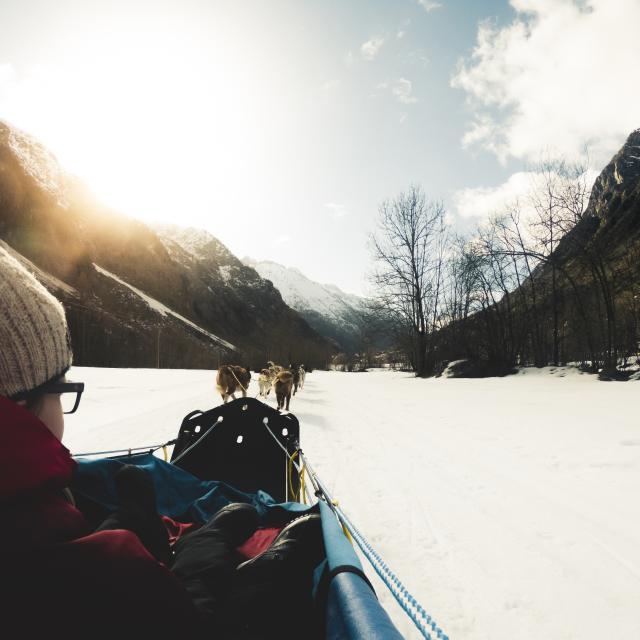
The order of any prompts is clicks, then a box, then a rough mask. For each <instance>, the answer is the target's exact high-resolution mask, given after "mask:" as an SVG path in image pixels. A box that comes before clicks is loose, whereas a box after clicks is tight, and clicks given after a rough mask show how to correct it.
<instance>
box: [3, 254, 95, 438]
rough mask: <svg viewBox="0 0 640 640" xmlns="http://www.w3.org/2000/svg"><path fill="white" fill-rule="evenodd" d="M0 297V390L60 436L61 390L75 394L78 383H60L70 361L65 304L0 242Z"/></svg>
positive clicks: (61, 420)
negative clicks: (29, 410)
mask: <svg viewBox="0 0 640 640" xmlns="http://www.w3.org/2000/svg"><path fill="white" fill-rule="evenodd" d="M0 300H1V301H2V314H1V315H0V395H3V396H6V397H8V398H11V399H12V400H15V401H17V402H20V403H21V404H26V405H27V406H29V408H31V409H34V410H35V413H36V414H37V415H38V417H39V418H40V420H41V421H42V422H43V423H44V424H45V425H46V426H47V427H48V428H49V429H50V431H51V432H52V433H53V434H54V435H55V436H56V437H57V438H58V440H62V435H63V431H64V419H63V417H62V413H63V412H62V408H61V403H60V395H61V393H62V392H64V391H68V392H70V393H76V394H78V393H81V389H82V388H83V385H65V384H64V383H63V380H64V375H65V373H66V372H67V371H68V369H69V367H70V366H71V361H72V352H71V345H70V340H69V332H68V328H67V321H66V318H65V313H64V309H63V307H62V305H61V304H60V302H59V301H58V300H57V299H56V298H55V297H54V296H52V295H51V294H50V293H49V292H48V291H47V290H46V289H45V288H44V287H43V286H42V285H41V284H40V283H39V282H38V281H37V280H36V278H35V277H34V276H33V275H31V273H29V272H28V271H27V270H26V269H25V268H24V267H23V266H22V265H21V264H20V263H19V262H18V261H17V260H16V259H15V258H13V257H12V256H11V255H10V254H9V253H8V252H7V251H6V250H5V249H4V248H2V247H0ZM79 389H80V391H78V390H79ZM75 408H77V405H76V407H75ZM75 408H74V410H75Z"/></svg>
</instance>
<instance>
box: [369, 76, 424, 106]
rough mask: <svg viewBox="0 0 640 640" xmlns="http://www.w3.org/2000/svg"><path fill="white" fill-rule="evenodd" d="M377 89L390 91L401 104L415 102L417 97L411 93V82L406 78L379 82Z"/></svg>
mask: <svg viewBox="0 0 640 640" xmlns="http://www.w3.org/2000/svg"><path fill="white" fill-rule="evenodd" d="M377 88H378V89H383V90H385V91H387V90H388V91H390V92H391V94H392V95H393V97H394V98H395V99H396V100H397V101H398V102H400V103H402V104H415V103H416V102H418V98H416V97H415V96H414V95H413V84H412V82H411V80H407V79H406V78H398V79H397V80H394V81H393V82H390V83H389V82H381V83H380V84H379V85H378V86H377Z"/></svg>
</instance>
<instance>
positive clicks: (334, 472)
mask: <svg viewBox="0 0 640 640" xmlns="http://www.w3.org/2000/svg"><path fill="white" fill-rule="evenodd" d="M69 377H70V378H71V379H75V380H82V381H84V382H85V383H86V392H85V394H84V397H83V400H82V404H81V405H80V409H79V411H78V412H77V413H76V414H74V415H71V416H67V429H66V433H65V439H64V441H65V443H66V444H67V446H68V447H69V448H70V449H71V451H74V452H80V451H87V450H102V449H104V450H108V449H115V448H118V447H124V448H128V447H133V446H139V445H150V444H157V443H161V442H163V441H166V440H168V439H171V438H173V437H175V436H176V434H177V431H178V427H179V425H180V422H181V420H182V418H183V417H184V416H185V415H186V414H187V413H188V412H190V411H191V410H193V409H207V408H210V407H211V406H214V405H216V404H218V402H219V398H218V397H217V395H216V393H215V389H214V387H215V372H214V371H170V370H169V371H167V370H140V369H124V370H123V369H90V368H77V367H74V368H73V369H72V371H71V373H70V376H69ZM257 390H258V387H257V383H256V382H255V381H254V382H252V385H251V388H250V394H251V395H255V394H256V393H257ZM639 392H640V387H639V386H638V384H637V383H636V382H626V383H617V382H599V381H597V380H596V379H595V377H594V376H589V375H586V374H585V375H581V374H580V373H579V372H576V371H574V370H571V369H556V370H554V371H553V372H552V371H551V369H543V370H526V372H525V373H524V374H522V375H516V376H508V377H505V378H488V379H476V380H464V379H445V378H437V379H427V380H420V379H415V378H413V377H412V376H411V375H409V374H405V373H397V372H392V371H374V372H370V373H338V372H321V371H314V372H313V373H311V374H308V375H307V378H306V383H305V387H304V389H303V390H302V391H301V392H300V393H299V394H298V395H296V396H295V397H294V398H293V399H292V402H291V410H292V412H294V413H295V414H296V415H297V416H298V418H299V419H300V423H301V438H302V445H303V448H304V450H305V453H306V454H307V455H308V457H309V459H310V461H311V463H312V464H313V465H314V467H315V469H316V471H317V472H318V474H319V475H320V477H321V478H322V479H323V480H324V482H325V484H326V485H327V486H328V488H329V490H330V491H331V492H332V493H333V495H334V497H335V498H336V499H338V500H339V502H340V505H341V507H342V508H343V509H344V510H345V511H346V513H347V514H348V515H349V516H350V518H351V519H352V520H353V522H354V523H355V525H356V526H357V527H358V529H359V530H360V531H361V532H362V533H363V534H364V535H365V537H367V539H368V541H369V542H370V543H371V544H372V545H373V547H374V548H375V549H376V550H377V551H378V552H379V553H380V554H381V556H382V557H383V559H384V560H385V561H386V562H387V563H388V564H389V566H390V567H391V569H392V570H393V571H394V572H395V573H396V574H397V575H398V576H399V577H400V578H401V579H402V581H403V582H404V584H405V586H406V587H407V588H408V589H409V591H410V592H411V593H412V594H413V595H414V596H415V597H416V598H417V599H418V600H419V601H420V602H421V603H422V605H423V606H424V607H425V609H426V610H427V611H428V612H429V613H430V614H431V615H432V616H433V617H434V618H435V620H436V621H437V622H438V624H439V625H440V626H441V627H442V628H443V629H444V631H445V632H446V633H447V634H448V635H449V637H450V638H452V640H453V639H455V638H464V639H465V640H488V639H489V638H491V639H492V640H496V639H505V640H507V639H513V638H518V639H519V640H533V639H534V638H535V639H537V638H540V637H544V638H562V639H563V640H565V639H578V638H579V639H580V640H589V639H596V638H601V637H613V638H639V637H640V608H639V607H638V602H640V501H639V500H638V496H639V495H640V423H639V421H638V412H637V406H638V398H639ZM270 402H271V403H273V400H270ZM364 564H365V568H366V570H367V573H368V574H369V575H370V576H371V579H372V582H373V583H374V586H375V588H376V591H377V593H378V595H379V597H380V599H381V601H382V604H383V605H384V606H385V608H386V609H387V610H388V611H389V613H390V615H391V616H392V618H393V620H394V622H395V624H396V625H397V627H398V628H399V630H400V632H401V633H403V634H404V635H405V636H406V637H408V638H419V637H420V636H419V634H418V632H417V631H416V630H415V628H414V627H413V624H412V623H411V621H410V620H409V619H408V618H406V616H405V615H404V613H403V612H402V611H401V610H400V609H399V607H398V606H397V604H396V603H395V600H394V599H393V597H392V596H391V595H390V594H389V593H388V592H387V591H386V588H385V587H384V586H383V585H382V584H381V582H380V581H379V580H378V579H377V577H376V576H375V574H373V571H372V570H371V569H370V567H369V566H368V564H366V563H364Z"/></svg>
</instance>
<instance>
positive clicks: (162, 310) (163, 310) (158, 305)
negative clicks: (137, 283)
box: [93, 263, 238, 351]
mask: <svg viewBox="0 0 640 640" xmlns="http://www.w3.org/2000/svg"><path fill="white" fill-rule="evenodd" d="M93 266H94V267H95V269H96V271H98V272H99V273H101V274H102V275H103V276H107V277H108V278H112V279H113V280H115V281H116V282H118V283H120V284H121V285H123V286H125V287H127V289H130V290H131V291H133V293H135V294H136V295H137V296H138V297H140V298H142V300H144V301H145V302H146V303H147V305H149V307H150V308H151V309H153V310H154V311H155V312H156V313H159V314H160V315H161V316H166V315H167V314H168V315H171V316H173V317H174V318H177V319H178V320H180V321H182V322H184V323H185V324H188V325H189V326H190V327H193V328H194V329H195V330H196V331H199V332H200V333H202V334H204V335H205V336H207V337H208V338H211V339H212V340H215V341H216V342H217V343H218V344H220V345H222V346H223V347H226V348H227V349H231V350H233V351H238V348H237V347H236V346H234V345H232V344H231V343H230V342H227V341H226V340H223V339H222V338H219V337H218V336H216V335H214V334H213V333H211V332H209V331H207V330H206V329H203V328H202V327H200V326H198V325H197V324H196V323H195V322H192V321H191V320H189V319H188V318H185V317H184V316H181V315H180V314H179V313H176V312H175V311H172V310H171V309H169V307H167V306H165V305H163V304H162V302H158V300H156V299H155V298H152V297H151V296H148V295H147V294H146V293H144V292H143V291H140V289H136V287H134V286H133V285H131V284H129V283H128V282H125V281H124V280H122V279H121V278H118V276H117V275H115V274H114V273H111V272H110V271H107V270H106V269H103V268H102V267H101V266H99V265H97V264H95V263H93Z"/></svg>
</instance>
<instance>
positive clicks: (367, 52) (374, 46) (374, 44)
mask: <svg viewBox="0 0 640 640" xmlns="http://www.w3.org/2000/svg"><path fill="white" fill-rule="evenodd" d="M384 40H385V39H384V36H373V37H372V38H370V39H369V40H367V41H366V42H365V43H364V44H363V45H362V46H361V47H360V53H361V54H362V58H363V59H364V60H367V61H368V62H371V61H372V60H373V59H374V58H375V57H376V55H377V54H378V51H380V49H381V48H382V45H383V44H384Z"/></svg>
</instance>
